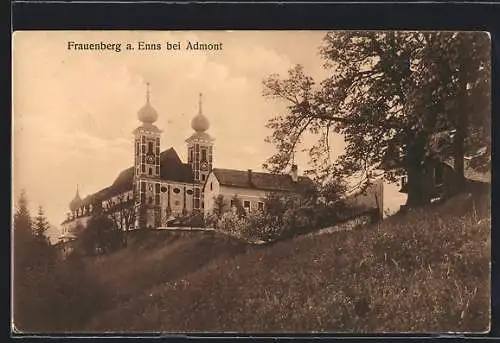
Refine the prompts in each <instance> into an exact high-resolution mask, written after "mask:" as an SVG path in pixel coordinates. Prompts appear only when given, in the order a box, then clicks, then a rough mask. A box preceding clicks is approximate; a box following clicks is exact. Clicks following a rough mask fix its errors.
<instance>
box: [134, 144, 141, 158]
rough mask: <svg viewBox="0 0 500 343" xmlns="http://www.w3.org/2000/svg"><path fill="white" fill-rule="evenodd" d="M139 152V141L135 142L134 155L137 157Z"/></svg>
mask: <svg viewBox="0 0 500 343" xmlns="http://www.w3.org/2000/svg"><path fill="white" fill-rule="evenodd" d="M140 150H141V148H140V144H139V141H137V144H136V145H135V153H136V154H137V155H139V151H140Z"/></svg>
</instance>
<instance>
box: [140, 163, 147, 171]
mask: <svg viewBox="0 0 500 343" xmlns="http://www.w3.org/2000/svg"><path fill="white" fill-rule="evenodd" d="M141 171H142V172H143V173H145V172H146V165H144V164H141Z"/></svg>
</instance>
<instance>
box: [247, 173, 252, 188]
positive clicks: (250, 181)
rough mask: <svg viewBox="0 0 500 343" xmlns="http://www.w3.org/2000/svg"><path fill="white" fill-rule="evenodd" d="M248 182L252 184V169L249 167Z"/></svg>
mask: <svg viewBox="0 0 500 343" xmlns="http://www.w3.org/2000/svg"><path fill="white" fill-rule="evenodd" d="M248 183H249V184H250V185H252V169H248Z"/></svg>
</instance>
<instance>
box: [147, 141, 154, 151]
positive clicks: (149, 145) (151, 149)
mask: <svg viewBox="0 0 500 343" xmlns="http://www.w3.org/2000/svg"><path fill="white" fill-rule="evenodd" d="M152 153H153V142H148V154H152Z"/></svg>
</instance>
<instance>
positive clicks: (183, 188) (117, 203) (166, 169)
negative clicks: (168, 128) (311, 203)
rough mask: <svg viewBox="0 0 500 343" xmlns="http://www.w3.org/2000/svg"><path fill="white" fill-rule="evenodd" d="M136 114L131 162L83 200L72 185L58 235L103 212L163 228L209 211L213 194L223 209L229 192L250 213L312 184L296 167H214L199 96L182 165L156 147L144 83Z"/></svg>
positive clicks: (130, 225)
mask: <svg viewBox="0 0 500 343" xmlns="http://www.w3.org/2000/svg"><path fill="white" fill-rule="evenodd" d="M137 118H138V119H139V121H140V122H141V124H140V125H139V126H138V127H137V128H136V129H135V130H134V131H133V136H134V152H133V161H134V164H133V166H131V167H130V168H128V169H125V170H123V171H122V172H121V173H120V174H119V175H118V177H117V178H116V179H115V180H114V182H113V183H112V184H111V185H110V186H108V187H106V188H104V189H102V190H100V191H98V192H96V193H94V194H91V195H89V196H87V197H85V198H83V199H82V198H81V197H80V194H79V191H78V187H77V190H76V196H75V198H74V199H73V200H72V201H71V202H70V204H69V212H68V213H67V218H66V220H65V221H64V222H63V223H62V231H63V232H62V236H61V237H66V236H68V234H71V233H75V232H76V231H77V229H78V228H84V227H86V225H87V222H88V220H89V219H90V218H91V217H92V215H93V214H94V213H95V212H96V211H99V212H102V213H105V214H107V215H108V217H109V218H110V219H111V220H112V221H113V222H114V224H115V226H116V227H118V228H120V229H122V230H134V229H142V228H152V229H154V228H158V227H165V226H167V221H169V220H171V219H172V218H173V217H184V216H189V215H191V214H194V213H200V214H201V215H204V216H207V215H209V214H211V213H213V210H214V207H215V204H214V199H215V198H216V197H220V196H223V197H224V198H225V201H227V202H228V204H227V205H228V206H227V208H228V210H229V209H231V204H230V203H229V202H230V199H232V197H234V196H237V197H238V198H239V199H241V200H242V201H243V206H245V208H246V209H247V210H249V211H251V210H252V209H253V210H263V209H264V208H263V201H264V199H265V197H266V194H267V193H269V192H286V193H290V192H294V193H298V194H302V193H303V192H304V190H307V189H311V187H312V181H311V180H310V179H308V178H306V177H299V176H298V174H297V166H296V165H294V166H293V168H292V171H291V174H290V175H286V174H284V175H277V174H270V173H261V172H252V171H251V170H247V171H241V170H233V169H214V168H213V162H214V139H213V138H212V137H211V136H210V135H209V134H208V133H207V131H208V129H209V127H210V123H209V121H208V119H207V117H205V115H204V114H203V110H202V95H201V94H200V98H199V109H198V114H197V115H196V116H195V117H194V118H193V119H192V121H191V127H192V129H193V133H192V135H191V136H190V137H188V138H187V139H186V147H185V148H186V150H187V157H188V160H187V163H183V162H182V161H181V159H180V158H179V155H178V154H177V152H176V151H175V149H174V148H169V149H167V150H165V151H160V139H161V134H162V130H161V129H160V128H158V127H157V126H156V125H155V122H156V120H157V119H158V112H157V111H156V109H155V108H154V107H153V105H152V104H151V99H150V94H149V85H148V89H147V94H146V103H145V105H144V106H143V107H142V108H141V109H140V110H139V112H138V114H137ZM205 193H206V194H205Z"/></svg>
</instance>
